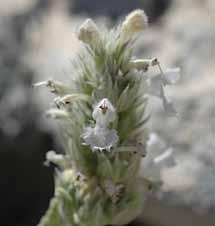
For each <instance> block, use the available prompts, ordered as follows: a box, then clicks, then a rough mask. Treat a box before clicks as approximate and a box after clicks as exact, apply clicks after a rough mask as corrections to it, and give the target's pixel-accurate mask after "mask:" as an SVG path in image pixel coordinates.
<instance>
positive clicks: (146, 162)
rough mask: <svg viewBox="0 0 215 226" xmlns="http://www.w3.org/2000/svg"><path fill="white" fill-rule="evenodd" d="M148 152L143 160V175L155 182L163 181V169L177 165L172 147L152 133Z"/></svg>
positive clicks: (148, 143)
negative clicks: (168, 146)
mask: <svg viewBox="0 0 215 226" xmlns="http://www.w3.org/2000/svg"><path fill="white" fill-rule="evenodd" d="M147 149H148V154H147V155H146V157H145V158H144V159H143V160H142V176H143V177H144V178H148V179H149V180H151V181H153V182H160V181H161V171H162V170H163V169H165V168H170V167H173V166H175V164H176V163H175V159H174V156H173V150H172V148H167V145H166V143H165V142H164V141H163V140H162V139H161V138H159V137H158V136H157V135H156V134H150V137H149V140H148V142H147Z"/></svg>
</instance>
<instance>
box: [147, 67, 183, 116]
mask: <svg viewBox="0 0 215 226" xmlns="http://www.w3.org/2000/svg"><path fill="white" fill-rule="evenodd" d="M179 78H180V69H179V68H172V69H167V70H166V71H165V72H164V73H160V74H158V75H156V76H153V77H149V79H148V83H149V91H148V92H149V94H150V95H152V96H156V97H158V98H160V99H161V100H162V103H163V107H164V110H165V112H166V113H167V115H168V116H176V115H177V111H176V110H175V108H174V105H173V103H172V102H171V101H170V100H168V99H167V97H166V94H165V91H164V86H166V85H174V84H175V83H176V82H177V81H178V80H179Z"/></svg>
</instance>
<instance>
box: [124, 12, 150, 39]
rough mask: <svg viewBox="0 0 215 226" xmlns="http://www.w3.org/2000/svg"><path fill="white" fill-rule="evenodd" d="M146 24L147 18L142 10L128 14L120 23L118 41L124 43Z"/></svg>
mask: <svg viewBox="0 0 215 226" xmlns="http://www.w3.org/2000/svg"><path fill="white" fill-rule="evenodd" d="M147 25H148V19H147V16H146V14H145V13H144V11H143V10H140V9H138V10H135V11H133V12H131V13H130V14H128V16H127V17H126V18H125V21H124V22H123V23H122V27H121V31H120V41H121V42H122V43H125V42H127V41H129V40H130V39H131V38H133V36H134V35H136V34H138V33H139V32H141V31H143V30H144V29H145V28H146V27H147Z"/></svg>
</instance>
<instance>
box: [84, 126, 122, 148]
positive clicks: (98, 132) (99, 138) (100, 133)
mask: <svg viewBox="0 0 215 226" xmlns="http://www.w3.org/2000/svg"><path fill="white" fill-rule="evenodd" d="M82 138H83V140H84V142H85V143H84V144H85V145H89V146H90V147H91V149H92V151H96V150H99V151H103V150H107V151H110V150H111V148H113V147H115V146H116V145H117V142H118V139H119V138H118V136H117V132H116V130H114V129H107V128H92V127H86V128H85V129H84V133H83V134H82Z"/></svg>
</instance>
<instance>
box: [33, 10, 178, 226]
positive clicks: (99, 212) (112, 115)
mask: <svg viewBox="0 0 215 226" xmlns="http://www.w3.org/2000/svg"><path fill="white" fill-rule="evenodd" d="M146 26H147V17H146V15H145V13H144V12H143V11H142V10H135V11H134V12H132V13H130V14H129V15H128V16H127V17H126V18H125V20H124V22H123V23H122V24H121V25H120V26H119V29H115V30H113V31H112V32H108V31H107V32H100V31H99V29H98V27H97V26H96V24H95V23H94V22H93V21H92V20H91V19H87V20H86V21H85V22H84V23H83V24H82V25H81V26H80V28H79V30H78V34H77V37H78V39H79V40H81V41H82V42H83V44H84V46H85V47H86V48H85V49H84V52H83V53H82V54H80V55H79V57H78V59H77V60H76V61H75V62H73V70H72V72H73V73H74V74H73V75H72V76H73V83H72V84H71V85H65V84H63V83H61V82H59V81H54V80H48V81H45V82H39V83H36V84H35V86H36V87H40V86H46V87H48V88H49V90H50V91H51V92H52V93H53V94H54V95H55V98H54V104H55V108H52V109H50V110H49V111H48V112H47V116H49V117H52V118H54V119H57V120H58V121H59V123H60V125H61V128H63V129H62V130H61V136H62V138H63V140H62V143H63V146H64V147H65V154H56V153H55V152H54V151H50V152H48V153H47V156H46V157H47V161H46V164H49V163H50V162H52V163H54V164H56V165H58V166H59V170H58V171H57V173H56V177H55V178H56V185H55V196H54V197H53V199H52V201H51V203H50V207H49V209H48V211H47V213H46V214H45V216H44V217H43V218H42V220H41V222H40V224H39V226H67V225H74V226H78V225H82V226H104V225H125V224H127V223H129V222H130V221H132V220H133V219H134V218H135V217H136V216H138V214H140V212H141V210H142V206H143V201H144V200H145V198H146V197H147V196H148V194H150V192H151V191H152V190H154V189H157V188H159V186H160V185H161V183H160V182H161V181H160V169H161V168H162V167H163V165H168V166H171V165H172V164H174V158H173V156H172V153H173V152H172V150H171V149H167V150H166V148H165V150H163V151H162V152H161V153H160V152H159V153H157V152H156V151H155V152H154V151H150V147H151V144H150V143H153V139H154V138H153V136H150V135H149V134H148V132H147V128H146V123H147V121H148V120H149V118H150V117H149V115H147V113H146V106H147V102H148V101H149V100H150V99H149V98H150V96H156V97H158V98H160V99H161V100H162V103H163V106H164V109H165V111H166V113H167V115H169V116H175V115H176V110H175V109H174V106H173V104H172V102H171V101H170V100H168V98H167V97H166V94H165V87H166V86H168V85H174V84H175V83H176V82H177V81H178V79H179V77H180V75H179V69H178V68H174V69H167V70H162V68H161V66H160V62H159V61H158V59H157V58H152V59H135V58H134V57H133V55H132V49H133V48H132V44H133V41H134V38H136V37H137V35H139V34H140V33H141V32H142V31H143V30H144V29H145V28H146ZM150 67H158V69H159V74H158V75H155V76H150V75H148V74H145V72H146V71H150ZM152 146H153V145H152ZM142 165H143V168H144V172H143V175H140V168H141V167H142ZM92 216H93V217H92Z"/></svg>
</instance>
